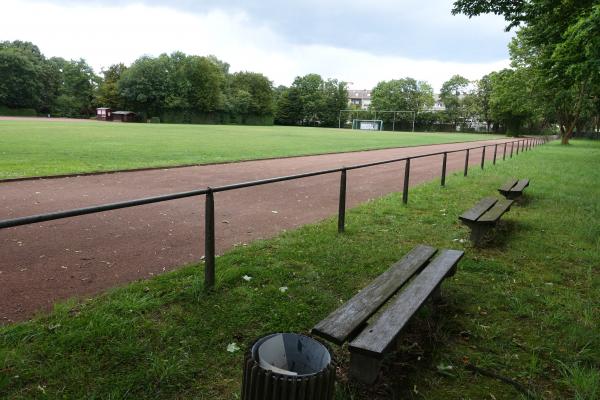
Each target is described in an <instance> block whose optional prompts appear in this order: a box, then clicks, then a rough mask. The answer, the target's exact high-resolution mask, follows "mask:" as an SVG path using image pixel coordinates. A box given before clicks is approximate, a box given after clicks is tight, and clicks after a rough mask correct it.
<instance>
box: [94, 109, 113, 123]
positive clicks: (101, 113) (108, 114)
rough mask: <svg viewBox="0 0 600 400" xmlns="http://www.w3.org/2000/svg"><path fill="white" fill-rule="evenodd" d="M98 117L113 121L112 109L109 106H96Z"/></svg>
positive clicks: (98, 118)
mask: <svg viewBox="0 0 600 400" xmlns="http://www.w3.org/2000/svg"><path fill="white" fill-rule="evenodd" d="M96 119H97V120H100V121H111V120H112V110H111V109H110V108H108V107H99V108H96Z"/></svg>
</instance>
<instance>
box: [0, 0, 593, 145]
mask: <svg viewBox="0 0 600 400" xmlns="http://www.w3.org/2000/svg"><path fill="white" fill-rule="evenodd" d="M596 3H597V2H596V1H594V0H581V1H577V2H563V1H561V0H536V1H534V2H531V1H529V0H498V1H494V2H489V1H488V0H456V1H455V3H454V9H453V13H464V14H466V15H468V16H476V15H480V14H483V13H495V14H500V15H503V16H504V17H505V18H506V20H507V21H508V23H509V26H508V28H514V27H517V28H518V31H517V34H516V36H515V38H514V39H513V40H512V42H511V43H510V45H509V52H510V57H511V66H510V68H506V69H503V70H501V71H495V72H492V73H490V74H488V75H486V76H484V77H482V78H481V79H479V80H477V81H469V80H468V79H466V78H464V77H462V76H460V75H455V76H453V77H451V78H450V79H449V80H448V81H446V82H444V84H443V85H442V88H441V90H440V93H439V95H438V98H437V99H436V97H435V95H434V93H433V89H432V87H431V85H429V84H428V83H427V82H424V81H418V80H416V79H413V78H411V77H406V78H402V79H394V80H389V81H381V82H379V83H378V84H377V85H376V86H375V88H373V91H372V96H371V100H372V102H371V106H370V110H371V111H372V112H373V114H372V115H374V113H375V112H376V111H378V110H381V111H383V110H402V111H408V112H406V113H401V114H398V115H396V116H394V115H393V114H383V115H382V114H379V115H378V118H380V119H384V121H386V122H388V123H387V124H386V125H387V127H389V122H390V121H391V119H392V118H393V119H394V120H396V118H397V119H398V123H399V125H400V128H401V129H402V128H404V129H406V128H407V126H406V123H407V122H408V121H409V120H411V119H412V120H413V121H414V122H415V123H416V124H417V126H418V127H419V128H420V129H421V130H449V129H451V130H453V129H455V128H456V127H457V126H461V127H462V128H463V129H464V128H466V129H470V128H474V127H476V126H477V127H478V128H480V127H481V125H482V124H483V126H484V129H485V130H487V131H494V132H507V133H509V134H517V133H520V132H527V133H535V132H540V131H544V130H553V129H559V130H560V132H561V134H562V136H563V141H564V142H565V143H568V140H569V138H570V137H571V136H572V135H573V133H574V132H576V131H577V132H585V131H588V132H590V131H591V132H597V131H598V124H599V120H600V118H599V115H600V101H599V99H600V95H599V94H600V5H599V4H596ZM0 77H1V79H0V114H2V113H11V112H12V113H19V112H25V111H27V110H28V111H27V112H30V113H31V114H33V115H35V114H43V115H44V114H52V115H54V116H66V117H89V116H91V115H94V112H95V108H96V107H100V106H104V107H111V108H113V109H122V110H130V111H134V112H136V113H137V114H138V116H139V118H140V120H143V121H145V120H148V119H150V118H158V119H160V120H161V121H164V122H180V123H242V124H272V123H277V124H284V125H303V126H338V124H339V123H345V122H347V121H346V120H345V119H346V118H350V117H348V116H344V117H342V115H341V114H340V110H342V109H346V108H348V107H349V106H348V95H347V84H346V83H345V82H343V81H340V80H337V79H326V78H323V77H321V76H320V75H318V74H308V75H305V76H299V77H296V79H295V80H294V81H293V83H292V84H291V85H290V86H289V87H286V86H278V87H274V86H273V83H272V82H271V81H270V80H269V79H268V78H267V77H266V76H264V75H262V74H260V73H256V72H236V73H231V72H230V71H229V64H227V63H226V62H224V61H222V60H219V59H218V58H216V57H215V56H206V57H203V56H196V55H187V54H184V53H181V52H175V53H172V54H161V55H159V56H158V57H151V56H142V57H140V58H138V59H137V60H135V61H134V62H133V63H132V64H131V65H130V66H126V65H124V64H116V65H112V66H110V67H109V68H107V69H105V70H103V71H101V74H100V75H97V74H95V73H94V71H93V69H92V68H91V67H90V66H89V65H88V64H87V63H86V61H85V60H83V59H79V60H65V59H63V58H60V57H52V58H46V57H45V56H44V55H43V54H42V53H41V52H40V50H39V49H38V47H37V46H35V45H34V44H32V43H29V42H22V41H13V42H7V41H5V42H0ZM436 101H441V103H442V104H443V108H442V110H439V109H436V108H435V107H434V104H435V102H436ZM350 107H352V106H350ZM24 110H25V111H24ZM359 115H363V114H358V113H357V117H358V116H359ZM342 119H344V120H343V121H342ZM411 122H412V121H411ZM403 123H404V124H405V125H404V126H403V125H402V124H403Z"/></svg>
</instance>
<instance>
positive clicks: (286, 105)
mask: <svg viewBox="0 0 600 400" xmlns="http://www.w3.org/2000/svg"><path fill="white" fill-rule="evenodd" d="M276 97H277V99H276V103H275V121H277V123H281V124H293V125H321V126H337V123H338V117H339V112H340V110H342V109H344V108H345V107H346V105H347V102H348V94H347V86H346V83H345V82H341V81H338V80H337V79H327V80H323V78H321V76H320V75H318V74H308V75H305V76H298V77H296V79H294V82H293V83H292V86H291V87H290V88H278V89H277V90H276Z"/></svg>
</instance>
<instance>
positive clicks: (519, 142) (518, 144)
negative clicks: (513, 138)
mask: <svg viewBox="0 0 600 400" xmlns="http://www.w3.org/2000/svg"><path fill="white" fill-rule="evenodd" d="M519 147H521V141H520V140H517V154H516V155H519Z"/></svg>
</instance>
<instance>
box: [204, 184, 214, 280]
mask: <svg viewBox="0 0 600 400" xmlns="http://www.w3.org/2000/svg"><path fill="white" fill-rule="evenodd" d="M214 286H215V198H214V194H213V191H212V189H211V188H208V191H207V192H206V207H205V211H204V288H205V289H212V288H214Z"/></svg>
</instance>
